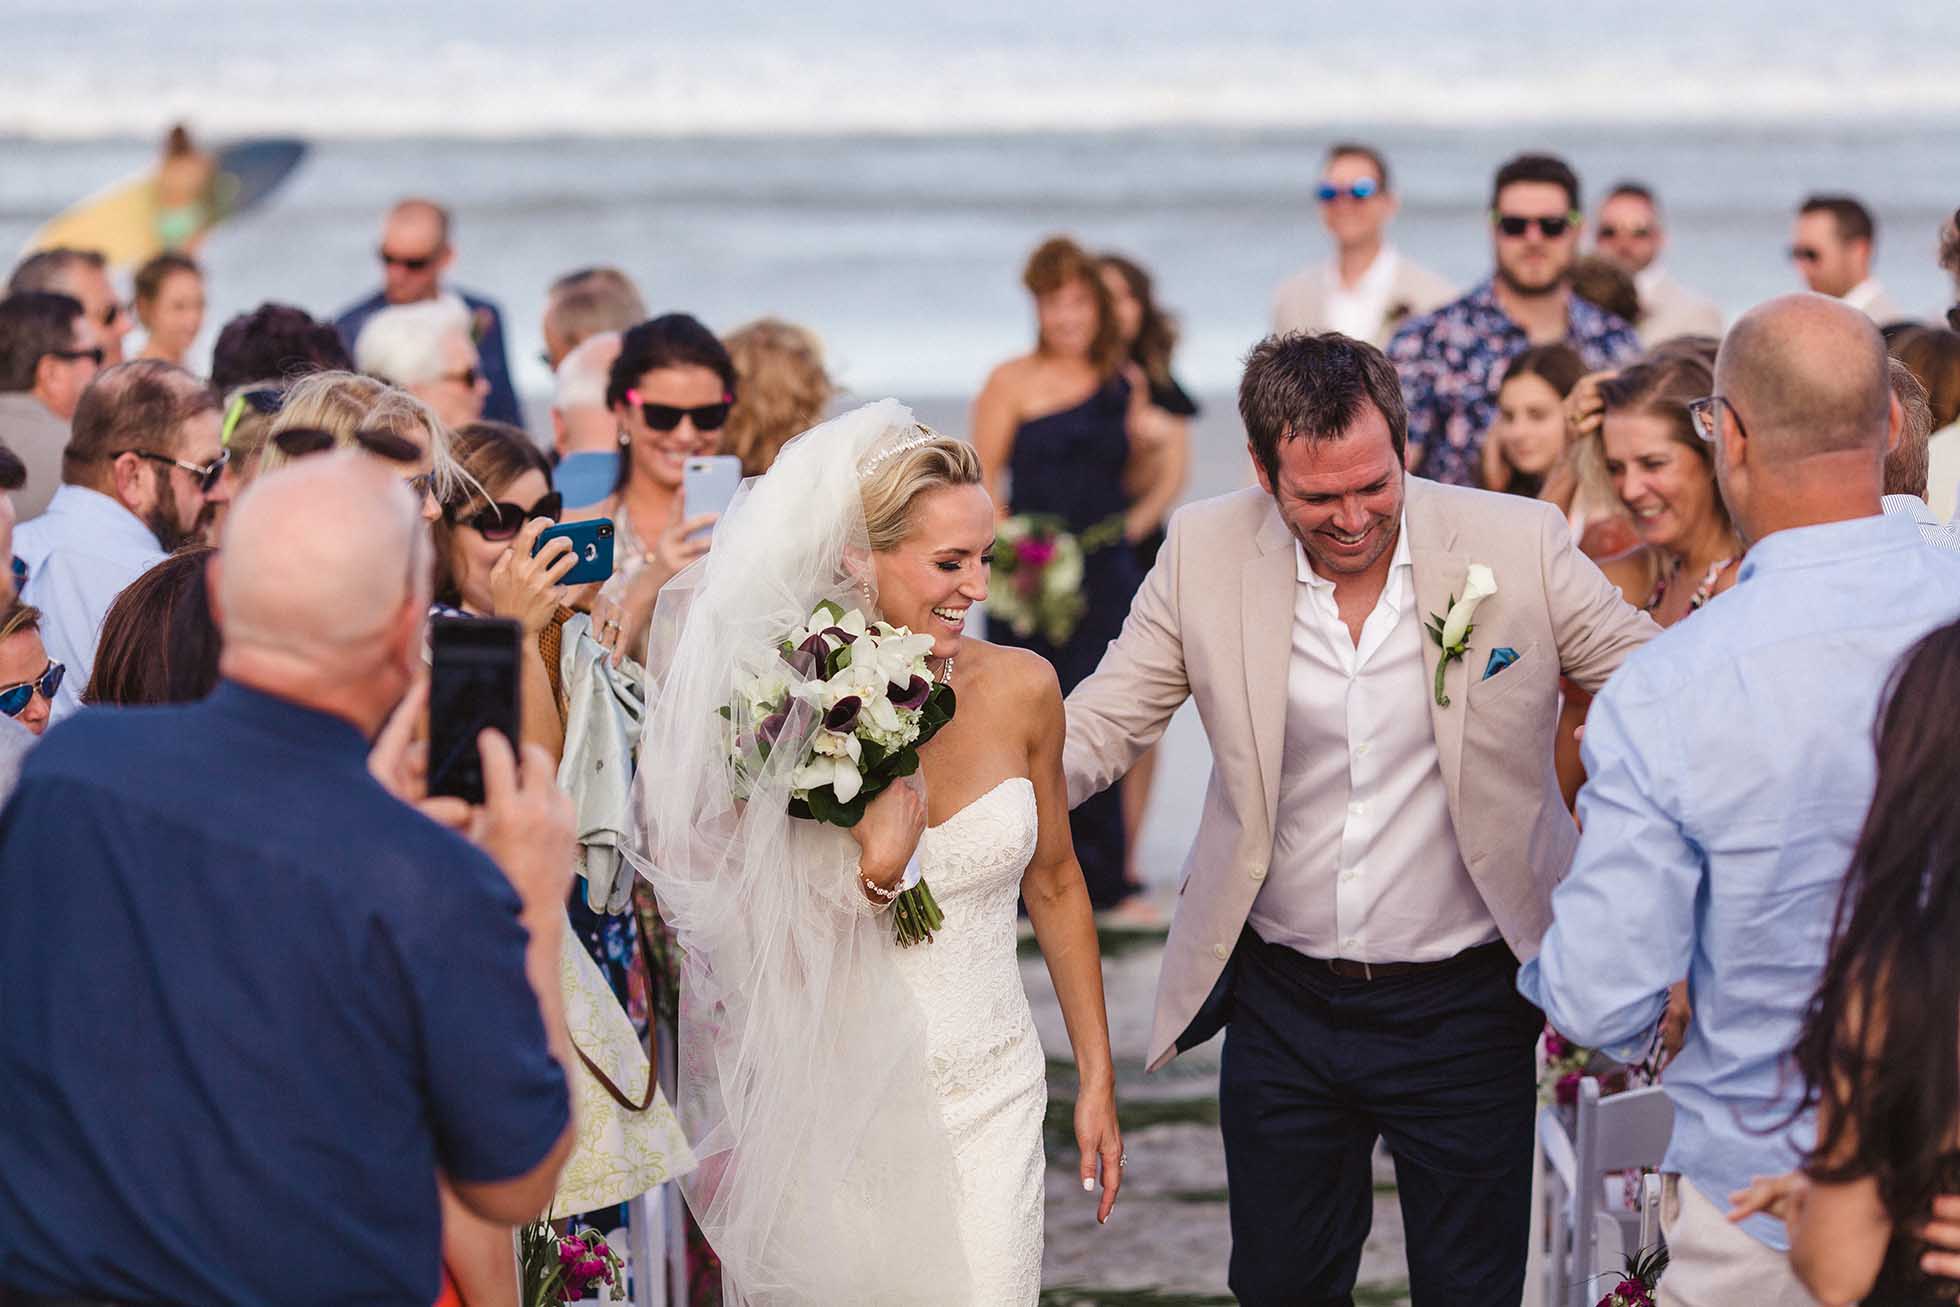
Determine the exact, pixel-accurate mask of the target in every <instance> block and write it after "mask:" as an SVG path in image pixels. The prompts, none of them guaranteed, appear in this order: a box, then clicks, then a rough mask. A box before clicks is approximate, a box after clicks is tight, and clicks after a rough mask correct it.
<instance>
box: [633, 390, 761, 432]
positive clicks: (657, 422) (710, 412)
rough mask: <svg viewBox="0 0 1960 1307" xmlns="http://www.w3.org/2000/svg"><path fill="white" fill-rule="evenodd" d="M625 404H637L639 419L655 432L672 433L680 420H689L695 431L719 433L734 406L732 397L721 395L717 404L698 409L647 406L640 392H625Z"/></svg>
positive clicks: (670, 405)
mask: <svg viewBox="0 0 1960 1307" xmlns="http://www.w3.org/2000/svg"><path fill="white" fill-rule="evenodd" d="M626 402H627V403H629V404H637V405H639V409H640V417H641V418H643V419H644V420H645V421H646V424H647V426H649V427H650V428H652V429H653V430H655V431H672V430H673V429H674V428H675V427H677V426H679V425H680V424H681V419H682V418H691V419H692V420H693V422H694V429H695V430H696V431H719V430H721V428H722V424H723V423H725V422H727V421H728V410H729V409H731V408H733V407H734V406H735V397H734V396H733V395H723V396H722V397H721V403H719V404H703V405H701V406H700V407H698V408H675V407H674V406H673V405H672V404H648V403H644V402H642V401H641V399H640V392H639V391H637V390H629V391H627V392H626Z"/></svg>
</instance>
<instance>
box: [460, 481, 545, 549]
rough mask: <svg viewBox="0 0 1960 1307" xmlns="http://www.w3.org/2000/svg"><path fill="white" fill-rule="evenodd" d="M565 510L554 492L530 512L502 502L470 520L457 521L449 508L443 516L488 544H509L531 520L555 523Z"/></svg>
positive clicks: (529, 509) (475, 513)
mask: <svg viewBox="0 0 1960 1307" xmlns="http://www.w3.org/2000/svg"><path fill="white" fill-rule="evenodd" d="M564 509H565V497H564V496H563V495H561V494H559V493H558V492H557V491H556V490H554V491H552V492H551V493H550V494H548V495H546V496H544V497H543V498H542V499H540V500H538V502H537V503H535V504H533V505H531V506H530V507H529V508H519V507H518V506H517V505H516V504H506V503H503V502H501V501H499V502H497V503H494V504H491V505H490V506H489V507H488V508H484V509H480V510H478V511H477V512H474V513H472V514H470V515H469V516H468V517H457V516H455V514H454V513H453V512H452V511H451V510H449V509H447V508H445V509H444V510H443V512H444V515H445V516H447V517H448V518H449V520H450V521H452V522H454V523H455V524H456V525H457V526H466V527H468V528H470V529H471V530H472V531H475V532H476V533H477V534H479V535H481V536H482V537H483V538H484V539H485V540H508V539H510V538H511V537H512V536H514V535H516V534H517V533H518V532H519V531H522V530H523V529H524V524H525V523H526V522H528V521H530V520H531V519H532V518H534V517H541V518H543V519H544V520H545V521H547V522H556V521H557V520H558V515H559V514H560V513H562V512H563V511H564Z"/></svg>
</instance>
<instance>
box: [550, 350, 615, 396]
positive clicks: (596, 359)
mask: <svg viewBox="0 0 1960 1307" xmlns="http://www.w3.org/2000/svg"><path fill="white" fill-rule="evenodd" d="M619 340H620V337H619V333H618V332H616V331H602V332H600V333H599V334H598V335H596V336H591V337H588V338H587V339H585V340H583V341H580V342H579V344H578V347H577V348H576V349H574V350H572V351H571V352H570V353H569V354H567V355H565V357H564V358H562V359H560V360H558V371H557V373H556V374H555V375H556V377H557V380H558V388H557V390H556V391H555V392H554V393H553V394H552V398H551V406H552V407H553V408H555V409H557V410H558V411H559V412H560V413H569V412H570V411H571V410H573V409H575V408H604V407H606V381H607V378H608V377H609V376H610V375H611V374H612V365H613V360H614V359H616V358H618V357H619Z"/></svg>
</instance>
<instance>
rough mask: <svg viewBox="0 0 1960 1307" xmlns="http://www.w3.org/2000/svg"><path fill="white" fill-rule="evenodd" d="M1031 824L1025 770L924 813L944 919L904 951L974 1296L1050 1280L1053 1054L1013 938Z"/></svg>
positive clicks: (924, 847) (1005, 1297)
mask: <svg viewBox="0 0 1960 1307" xmlns="http://www.w3.org/2000/svg"><path fill="white" fill-rule="evenodd" d="M1035 834H1036V812H1035V798H1034V784H1033V782H1031V781H1029V780H1028V779H1027V778H1026V777H1023V776H1015V777H1011V778H1009V779H1007V780H1004V781H1002V782H1001V783H1000V784H998V785H996V786H995V787H994V788H993V789H991V790H989V791H988V792H987V793H985V794H983V795H981V796H980V797H979V798H977V799H975V800H974V801H973V802H972V803H969V804H968V805H967V806H966V807H964V808H962V809H960V810H959V811H958V812H956V813H954V814H953V816H952V817H950V818H948V819H947V820H946V821H945V822H943V823H941V824H940V825H938V826H932V827H928V828H927V829H926V832H925V835H924V836H923V837H922V838H921V839H920V841H919V865H920V868H921V869H922V870H923V871H924V873H925V877H926V880H927V882H928V883H930V884H931V886H932V892H933V896H934V897H935V898H936V899H938V901H939V906H940V908H941V909H942V910H943V911H944V912H945V914H946V926H945V929H944V930H943V931H941V932H940V933H939V934H938V935H936V936H934V937H933V941H932V942H931V943H930V944H922V945H918V946H915V947H913V948H907V949H900V950H899V953H898V956H899V972H900V974H901V976H903V978H904V980H905V982H906V984H907V985H908V986H909V987H910V988H911V990H912V993H913V995H914V996H915V997H916V998H917V1000H918V1004H919V1007H920V1009H921V1010H922V1011H923V1012H924V1013H925V1014H926V1057H927V1073H928V1075H929V1076H930V1077H931V1080H932V1083H933V1087H934V1089H935V1090H936V1092H937V1094H938V1098H939V1103H940V1110H941V1112H942V1114H943V1119H944V1123H945V1127H946V1131H947V1133H948V1134H949V1135H950V1136H951V1138H952V1143H953V1153H954V1161H955V1165H956V1167H957V1170H958V1173H959V1186H960V1211H959V1224H960V1231H961V1242H962V1244H963V1246H964V1248H965V1252H966V1261H967V1270H968V1273H969V1275H970V1276H971V1281H972V1297H971V1299H970V1302H971V1303H972V1304H973V1307H1012V1305H1013V1304H1032V1303H1034V1302H1035V1300H1036V1299H1037V1298H1038V1297H1039V1295H1040V1291H1041V1240H1042V1181H1043V1175H1044V1169H1045V1161H1044V1158H1043V1156H1042V1146H1041V1127H1042V1119H1043V1117H1044V1116H1045V1115H1046V1113H1047V1110H1048V1081H1047V1063H1046V1061H1045V1060H1044V1058H1043V1056H1042V1052H1041V1040H1040V1039H1039V1038H1038V1037H1037V1036H1036V1034H1035V1028H1034V1014H1033V1013H1032V1012H1031V1011H1030V1010H1029V1008H1028V996H1027V992H1026V991H1025V990H1024V989H1023V988H1022V987H1021V966H1020V962H1019V960H1018V958H1017V956H1016V952H1015V943H1016V936H1015V903H1016V900H1017V899H1018V898H1019V896H1020V893H1021V875H1022V873H1023V872H1024V871H1026V870H1027V865H1028V859H1029V858H1030V857H1032V856H1033V854H1034V846H1035Z"/></svg>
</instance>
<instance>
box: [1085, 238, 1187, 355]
mask: <svg viewBox="0 0 1960 1307" xmlns="http://www.w3.org/2000/svg"><path fill="white" fill-rule="evenodd" d="M1102 263H1103V266H1104V267H1106V268H1114V269H1116V271H1117V272H1118V273H1119V274H1120V275H1121V276H1122V278H1123V280H1124V281H1125V282H1126V283H1127V284H1128V285H1129V287H1130V294H1131V296H1132V297H1134V298H1135V300H1136V302H1137V306H1138V307H1139V308H1140V309H1142V310H1143V312H1142V315H1141V317H1140V320H1139V321H1138V323H1137V338H1136V340H1135V341H1133V342H1132V343H1131V345H1130V358H1131V360H1132V361H1133V362H1134V363H1136V365H1137V366H1138V367H1140V368H1142V369H1143V375H1145V376H1146V377H1149V378H1150V380H1151V381H1152V383H1154V384H1155V385H1157V386H1159V387H1163V388H1169V386H1170V385H1171V384H1172V383H1171V354H1172V352H1173V351H1175V350H1176V349H1177V319H1176V318H1174V317H1172V316H1171V315H1170V314H1169V313H1167V312H1165V311H1164V310H1163V309H1162V308H1160V307H1159V306H1158V304H1157V288H1156V286H1155V285H1154V284H1153V283H1152V281H1151V279H1150V274H1149V272H1147V271H1145V269H1144V266H1143V265H1142V264H1141V263H1138V262H1137V261H1136V260H1135V259H1132V258H1128V257H1126V256H1124V255H1121V254H1104V255H1102Z"/></svg>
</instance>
